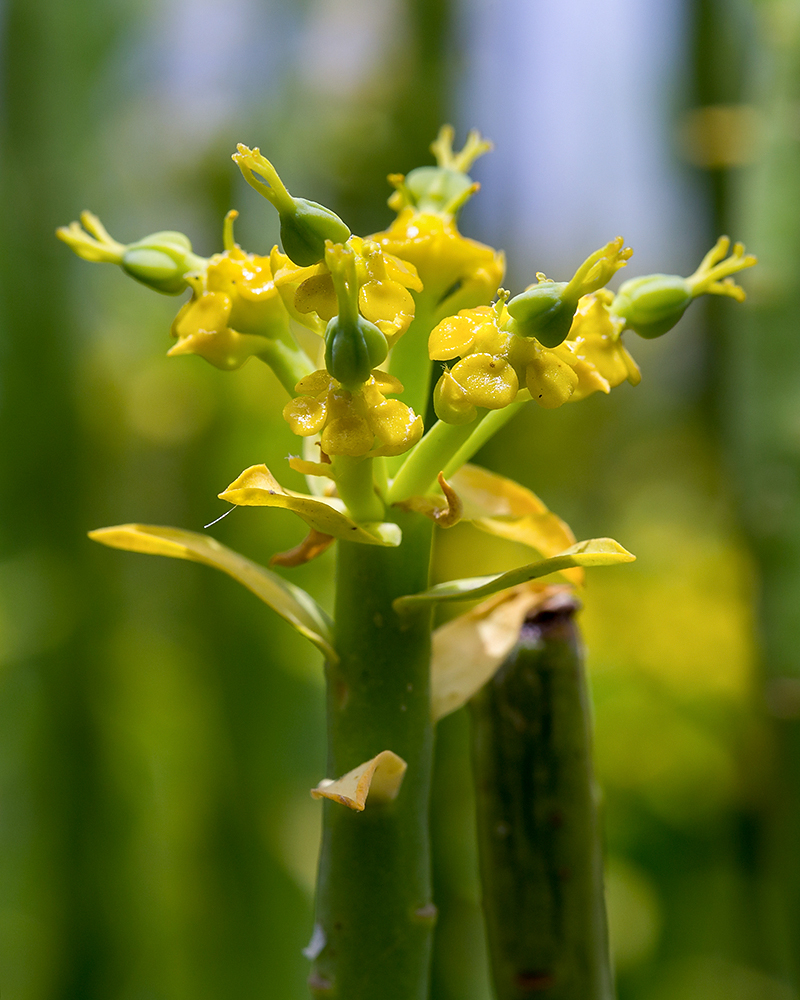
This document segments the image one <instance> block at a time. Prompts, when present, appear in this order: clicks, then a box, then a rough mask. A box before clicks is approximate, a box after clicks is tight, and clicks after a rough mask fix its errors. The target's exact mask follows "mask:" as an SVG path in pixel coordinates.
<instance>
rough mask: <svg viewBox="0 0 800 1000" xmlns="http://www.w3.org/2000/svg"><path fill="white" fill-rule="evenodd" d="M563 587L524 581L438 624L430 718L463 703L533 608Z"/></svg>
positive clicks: (510, 644)
mask: <svg viewBox="0 0 800 1000" xmlns="http://www.w3.org/2000/svg"><path fill="white" fill-rule="evenodd" d="M570 592H571V591H570V589H569V588H567V587H546V586H544V585H543V584H536V583H524V584H522V585H521V586H520V587H514V588H513V589H512V590H509V591H506V592H505V593H503V594H498V595H495V596H494V597H490V598H489V599H488V600H487V601H484V602H483V603H482V604H479V605H478V606H477V607H476V608H473V609H472V611H468V612H467V613H466V614H464V615H460V616H459V617H458V618H454V619H453V620H452V621H449V622H447V623H446V624H444V625H441V626H440V627H439V628H437V629H436V631H435V632H434V633H433V637H432V650H431V713H432V715H433V720H434V722H437V721H438V720H439V719H441V718H443V717H444V716H445V715H449V714H450V713H451V712H455V711H456V709H459V708H461V706H462V705H465V704H466V703H467V702H468V701H469V699H470V698H471V697H472V696H473V695H474V694H476V693H477V692H478V691H479V690H480V689H481V688H482V687H483V685H484V684H485V683H486V682H487V681H488V680H490V679H491V678H492V677H493V676H494V674H495V673H496V671H497V669H498V667H499V666H500V665H501V664H502V662H503V661H504V660H505V658H506V657H507V656H508V654H509V653H510V652H511V650H512V649H513V648H514V645H515V644H516V642H517V639H518V638H519V632H520V629H521V628H522V623H523V622H524V621H525V619H526V618H527V617H528V615H530V614H531V613H532V612H533V611H534V609H535V608H537V607H538V606H539V605H541V604H542V603H543V602H544V601H547V600H550V599H551V598H552V597H553V595H554V594H556V593H565V594H569V593H570Z"/></svg>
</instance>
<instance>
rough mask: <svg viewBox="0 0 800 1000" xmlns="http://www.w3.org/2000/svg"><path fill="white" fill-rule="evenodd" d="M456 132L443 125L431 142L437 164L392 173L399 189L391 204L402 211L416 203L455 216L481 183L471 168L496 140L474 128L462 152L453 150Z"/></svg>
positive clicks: (419, 209) (420, 208) (420, 207)
mask: <svg viewBox="0 0 800 1000" xmlns="http://www.w3.org/2000/svg"><path fill="white" fill-rule="evenodd" d="M454 135H455V132H454V130H453V127H452V125H443V126H442V127H441V129H439V135H438V136H437V137H436V140H435V141H434V142H432V143H431V152H432V153H433V154H434V156H435V157H436V163H437V166H435V167H417V168H416V169H415V170H412V171H411V173H410V174H408V175H407V176H405V177H404V176H403V175H402V174H390V175H389V182H390V183H391V184H393V185H394V186H395V187H396V188H397V190H396V191H395V192H394V194H393V195H392V196H391V198H390V199H389V207H390V208H393V209H394V210H395V211H397V212H399V211H401V210H402V209H403V208H406V207H407V206H412V207H413V208H414V209H415V210H416V211H417V212H429V213H431V214H434V215H446V216H455V215H456V213H457V212H458V210H459V209H460V208H461V207H462V206H463V205H464V204H465V202H467V201H468V200H469V199H470V198H471V197H472V195H473V194H475V192H476V191H477V190H478V188H479V187H480V185H479V184H475V183H474V182H473V181H472V178H471V177H470V176H469V174H468V173H467V171H468V170H469V169H470V167H471V166H472V164H473V163H474V162H475V160H477V159H478V157H479V156H482V155H483V154H484V153H486V152H488V151H489V150H490V149H491V148H492V144H491V143H490V142H488V141H487V140H486V139H482V138H481V135H480V133H479V132H477V131H476V130H475V129H473V130H472V131H471V132H470V133H469V135H468V136H467V141H466V143H465V144H464V148H463V149H462V150H461V152H459V153H456V152H454V150H453V137H454Z"/></svg>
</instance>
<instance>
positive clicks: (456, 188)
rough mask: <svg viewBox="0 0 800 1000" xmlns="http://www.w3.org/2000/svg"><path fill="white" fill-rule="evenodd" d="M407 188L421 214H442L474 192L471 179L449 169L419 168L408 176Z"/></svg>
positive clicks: (406, 180) (406, 178) (406, 179)
mask: <svg viewBox="0 0 800 1000" xmlns="http://www.w3.org/2000/svg"><path fill="white" fill-rule="evenodd" d="M404 183H405V187H406V189H407V190H408V192H409V194H410V195H411V198H412V200H413V203H414V205H415V207H416V209H417V211H419V212H442V211H445V210H447V208H448V207H449V206H450V205H453V204H460V203H461V202H462V200H466V198H467V197H469V194H470V193H471V192H472V188H473V184H472V180H471V178H470V177H469V176H468V175H467V174H464V173H462V172H461V171H460V170H452V169H450V168H449V167H417V168H416V170H412V171H411V173H410V174H406V177H405V181H404Z"/></svg>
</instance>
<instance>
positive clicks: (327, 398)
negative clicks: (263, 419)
mask: <svg viewBox="0 0 800 1000" xmlns="http://www.w3.org/2000/svg"><path fill="white" fill-rule="evenodd" d="M296 388H297V392H298V393H300V395H299V396H298V397H297V398H296V399H293V400H291V401H290V402H289V403H287V404H286V406H285V407H284V410H283V416H284V419H285V420H286V422H287V423H288V424H289V426H290V427H291V428H292V430H293V431H294V433H295V434H298V435H300V436H301V437H308V436H310V435H312V434H320V433H321V434H322V440H321V444H322V450H323V451H324V452H325V454H326V455H349V456H351V457H353V458H357V457H359V456H361V455H367V454H369V455H372V456H377V455H401V454H402V453H403V452H405V451H408V449H409V448H411V447H412V446H413V445H415V444H416V443H417V441H419V439H420V438H421V437H422V429H423V426H422V417H418V416H416V415H415V413H414V411H413V410H412V409H411V408H410V407H409V406H407V405H406V404H405V403H403V402H401V401H400V400H399V399H387V398H386V393H391V394H395V393H399V392H402V391H403V386H402V384H401V383H400V382H399V381H398V380H397V379H396V378H393V377H392V376H391V375H387V373H386V372H383V371H380V369H377V368H376V369H375V370H374V371H373V372H372V375H371V376H370V378H369V381H367V382H365V383H364V385H363V386H362V388H361V389H359V390H357V391H353V392H350V391H349V390H347V389H344V388H343V387H342V386H341V385H340V384H339V383H338V382H337V381H336V379H334V378H333V377H332V376H331V375H329V374H328V372H327V371H324V370H322V371H317V372H314V373H313V374H312V375H309V376H308V377H307V378H304V379H302V380H301V381H300V382H298V383H297V386H296Z"/></svg>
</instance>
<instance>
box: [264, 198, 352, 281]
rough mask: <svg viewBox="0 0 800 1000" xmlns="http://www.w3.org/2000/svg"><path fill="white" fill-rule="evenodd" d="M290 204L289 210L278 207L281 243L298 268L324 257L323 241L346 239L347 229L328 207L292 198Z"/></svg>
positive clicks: (343, 241)
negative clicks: (291, 204)
mask: <svg viewBox="0 0 800 1000" xmlns="http://www.w3.org/2000/svg"><path fill="white" fill-rule="evenodd" d="M292 203H293V210H289V211H286V210H284V209H283V206H280V208H279V212H280V220H281V243H282V244H283V249H284V252H285V254H286V256H287V257H288V258H289V260H291V261H292V263H294V264H297V265H298V267H309V266H310V265H311V264H318V263H319V262H320V261H321V260H322V259H323V257H324V256H325V241H326V240H330V241H331V242H332V243H345V242H346V241H347V240H348V239H349V238H350V230H349V229H348V228H347V226H346V225H345V223H344V222H342V220H341V219H340V218H339V216H338V215H337V214H336V213H335V212H332V211H331V210H330V209H329V208H325V206H324V205H318V204H317V202H315V201H308V200H307V199H305V198H292Z"/></svg>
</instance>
